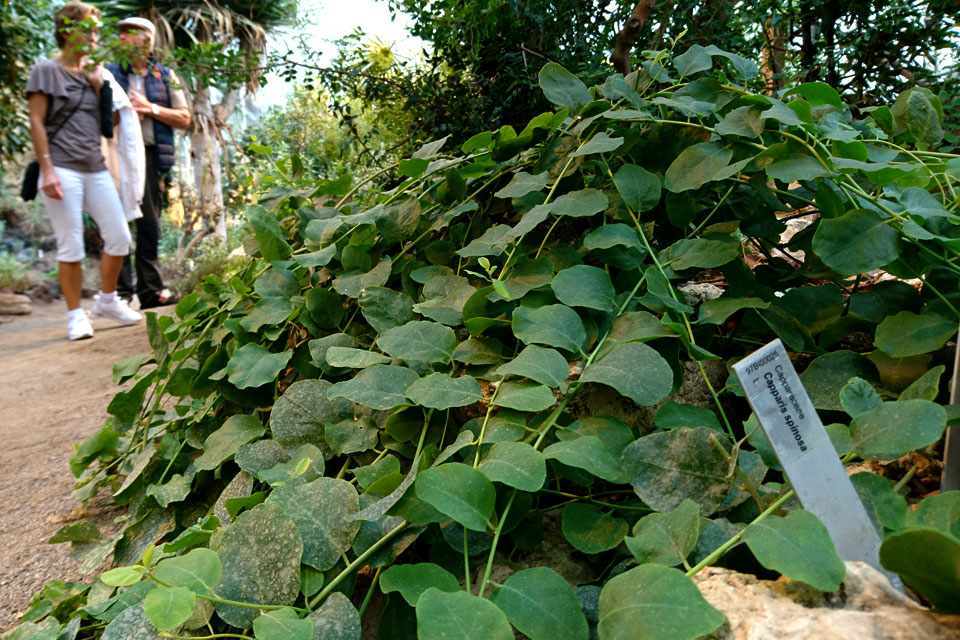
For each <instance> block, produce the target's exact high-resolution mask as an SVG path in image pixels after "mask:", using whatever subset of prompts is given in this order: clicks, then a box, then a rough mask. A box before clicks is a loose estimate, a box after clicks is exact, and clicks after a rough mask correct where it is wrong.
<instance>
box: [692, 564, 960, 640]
mask: <svg viewBox="0 0 960 640" xmlns="http://www.w3.org/2000/svg"><path fill="white" fill-rule="evenodd" d="M846 565H847V577H846V578H845V579H844V581H843V584H842V585H841V587H840V589H839V590H838V591H837V592H836V593H822V592H820V591H817V590H816V589H814V588H813V587H810V586H808V585H806V584H803V583H801V582H793V581H791V580H789V579H787V578H780V579H779V580H777V581H775V582H771V581H768V580H759V579H758V578H756V577H755V576H752V575H749V574H743V573H736V572H733V571H729V570H727V569H721V568H717V567H710V568H707V569H705V570H704V571H702V572H700V573H699V574H697V575H696V576H694V578H693V580H694V582H696V583H697V586H698V587H699V588H700V592H701V593H702V594H703V597H704V598H706V599H707V601H708V602H709V603H710V604H712V605H713V606H714V607H716V608H717V609H719V610H720V611H721V612H723V614H724V615H726V617H727V620H726V622H725V623H724V624H723V626H721V627H720V628H719V629H718V630H717V631H716V632H714V633H713V634H711V635H710V636H707V638H709V639H710V640H808V639H809V640H820V639H822V638H830V639H831V640H915V639H917V638H924V639H926V640H956V639H957V638H960V616H955V615H937V614H934V613H931V612H930V611H929V610H927V609H925V608H923V607H921V606H920V605H919V604H917V603H915V602H914V601H912V600H910V599H909V598H908V597H907V596H905V595H903V594H902V593H900V592H898V591H897V590H895V589H894V588H893V586H891V584H890V581H889V580H888V579H887V578H886V577H885V576H884V575H883V574H881V573H880V572H879V571H877V570H876V569H874V568H873V567H870V566H868V565H866V564H864V563H862V562H847V563H846Z"/></svg>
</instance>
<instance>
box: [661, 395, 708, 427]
mask: <svg viewBox="0 0 960 640" xmlns="http://www.w3.org/2000/svg"><path fill="white" fill-rule="evenodd" d="M653 423H654V424H655V425H657V426H658V427H660V428H661V429H679V428H682V427H687V428H690V429H695V428H697V427H706V428H708V429H713V430H714V431H723V428H722V427H721V426H720V421H719V420H718V419H717V414H715V413H714V412H713V411H710V410H709V409H704V408H703V407H697V406H694V405H692V404H680V403H678V402H676V401H675V400H674V399H673V398H671V399H669V400H667V401H666V402H664V403H663V404H662V405H660V408H659V409H657V413H656V414H654V416H653Z"/></svg>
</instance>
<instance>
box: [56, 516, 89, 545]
mask: <svg viewBox="0 0 960 640" xmlns="http://www.w3.org/2000/svg"><path fill="white" fill-rule="evenodd" d="M99 539H100V528H99V527H97V525H95V524H94V523H92V522H88V521H86V520H83V521H81V522H78V523H76V524H65V525H63V526H62V527H60V528H59V529H57V532H56V533H55V534H53V536H52V537H51V538H50V539H49V540H47V544H60V543H62V542H93V541H94V540H99Z"/></svg>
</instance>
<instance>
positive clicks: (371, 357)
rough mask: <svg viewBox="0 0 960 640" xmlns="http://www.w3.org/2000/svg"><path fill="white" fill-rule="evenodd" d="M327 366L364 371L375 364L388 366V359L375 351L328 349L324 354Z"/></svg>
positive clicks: (343, 348) (350, 348) (344, 348)
mask: <svg viewBox="0 0 960 640" xmlns="http://www.w3.org/2000/svg"><path fill="white" fill-rule="evenodd" d="M325 357H326V360H327V364H328V365H330V366H331V367H344V368H347V369H365V368H367V367H370V366H373V365H375V364H389V363H390V358H388V357H387V356H385V355H383V354H382V353H377V352H376V351H367V350H365V349H354V348H353V347H330V348H329V349H327V352H326V354H325Z"/></svg>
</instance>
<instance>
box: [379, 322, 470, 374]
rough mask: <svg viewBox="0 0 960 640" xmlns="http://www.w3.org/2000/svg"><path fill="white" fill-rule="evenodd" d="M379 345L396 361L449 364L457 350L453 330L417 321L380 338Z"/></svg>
mask: <svg viewBox="0 0 960 640" xmlns="http://www.w3.org/2000/svg"><path fill="white" fill-rule="evenodd" d="M377 346H379V347H380V349H382V350H383V352H384V353H387V354H389V355H390V356H392V357H394V358H400V359H401V360H407V361H414V362H428V363H439V364H449V363H450V360H451V358H452V357H453V351H454V349H456V348H457V336H456V334H454V332H453V329H451V328H450V327H445V326H443V325H442V324H439V323H437V322H429V321H426V320H414V321H413V322H408V323H407V324H405V325H403V326H402V327H395V328H393V329H390V330H388V331H386V332H385V333H384V334H383V335H381V336H380V337H379V338H377Z"/></svg>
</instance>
